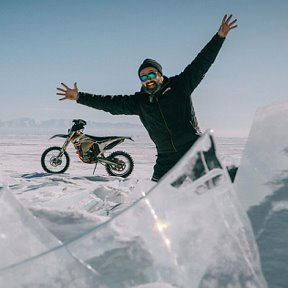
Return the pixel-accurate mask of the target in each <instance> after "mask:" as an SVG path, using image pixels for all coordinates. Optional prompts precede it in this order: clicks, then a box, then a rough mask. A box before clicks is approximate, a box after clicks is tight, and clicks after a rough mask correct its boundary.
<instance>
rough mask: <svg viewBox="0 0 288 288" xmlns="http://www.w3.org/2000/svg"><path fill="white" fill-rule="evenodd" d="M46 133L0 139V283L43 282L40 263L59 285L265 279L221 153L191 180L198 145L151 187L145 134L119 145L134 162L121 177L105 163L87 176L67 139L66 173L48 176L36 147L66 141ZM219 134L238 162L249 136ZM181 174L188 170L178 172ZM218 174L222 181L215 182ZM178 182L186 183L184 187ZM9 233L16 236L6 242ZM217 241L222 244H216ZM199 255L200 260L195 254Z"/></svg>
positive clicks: (151, 156)
mask: <svg viewBox="0 0 288 288" xmlns="http://www.w3.org/2000/svg"><path fill="white" fill-rule="evenodd" d="M126 132H127V133H128V132H129V131H126ZM127 133H126V135H127ZM122 134H123V133H122ZM140 134H141V133H140ZM127 136H130V135H127ZM132 136H133V135H132ZM47 139H48V135H38V136H37V135H33V134H31V135H23V134H22V135H20V136H17V135H5V137H2V139H1V144H0V145H1V158H2V161H1V183H2V184H1V185H2V187H4V188H2V202H1V204H2V214H3V215H2V219H1V221H2V222H1V223H2V225H4V226H5V229H3V231H2V233H1V235H2V238H3V239H2V240H3V241H2V242H1V245H2V246H1V249H2V250H3V251H5V253H2V254H3V256H2V263H1V267H0V268H2V270H0V281H2V283H7V281H8V283H9V285H10V286H9V287H22V286H23V287H25V285H32V284H33V285H35V287H38V286H40V285H43V277H44V276H43V275H45V273H44V272H43V271H46V270H47V269H49V271H50V269H51V272H50V274H49V275H48V277H47V283H46V285H47V287H54V286H55V283H57V282H59V283H61V284H59V285H60V286H55V287H66V286H67V285H69V287H112V288H114V287H115V288H116V287H117V288H118V287H119V288H120V287H132V286H133V287H134V286H135V287H149V288H152V287H153V288H154V287H157V288H158V287H161V288H162V287H163V288H164V287H181V286H183V287H190V285H192V286H193V287H194V286H195V285H196V286H199V287H203V288H204V287H222V285H223V283H227V285H230V286H229V287H238V285H244V286H243V287H250V286H249V285H252V284H253V283H254V284H253V285H254V286H253V287H259V288H260V287H263V285H264V286H265V283H264V280H263V279H262V278H261V277H262V276H261V272H260V271H261V270H260V266H259V262H258V260H257V259H258V256H257V249H256V246H255V242H254V240H253V236H252V232H251V231H252V230H251V229H250V228H249V227H250V224H249V223H248V220H247V219H248V218H247V217H246V216H245V215H244V214H242V212H241V208H240V206H239V203H238V204H237V201H236V200H235V199H234V198H233V197H235V195H234V196H233V192H232V190H231V183H230V180H229V177H228V176H227V172H226V171H225V170H221V169H218V168H217V167H218V166H217V165H218V164H217V163H218V162H217V160H214V159H212V160H211V159H210V160H209V159H208V160H209V161H212V162H211V163H212V166H211V167H212V168H211V167H210V168H211V169H212V171H211V172H209V173H210V174H211V175H209V173H208V174H207V176H205V177H204V178H203V179H204V180H201V181H202V182H201V181H200V180H199V181H200V182H199V184H196V186H195V184H194V180H193V181H192V182H191V180H190V181H189V177H192V176H189V173H191V172H189V171H190V169H191V168H189V167H192V166H191V163H193V161H195V159H194V158H195V155H196V154H197V153H198V152H197V151H196V152H197V153H196V152H193V153H192V154H191V155H192V156H193V155H194V156H193V157H194V158H193V157H192V156H190V158H191V157H192V158H191V159H190V160H189V157H188V159H187V160H185V161H186V162H185V161H184V163H182V164H181V165H180V164H179V165H180V166H179V167H178V170H177V167H176V170H175V171H174V172H173V173H172V174H171V173H170V176H169V175H168V178H167V179H168V180H167V181H168V182H167V181H166V182H165V181H163V182H161V183H160V184H159V185H157V187H156V184H155V183H153V182H151V181H150V177H151V174H152V167H153V163H154V161H155V149H154V146H153V145H152V143H151V142H150V140H149V139H148V138H147V136H145V135H143V134H141V135H138V136H137V135H136V136H134V140H135V142H130V141H126V142H125V143H124V144H122V147H121V150H124V151H127V152H129V153H130V154H131V156H132V157H133V158H134V161H135V171H134V172H133V174H132V175H131V176H130V177H129V178H127V179H122V178H115V177H111V176H107V174H106V172H105V170H104V168H103V167H98V168H97V170H96V173H95V175H92V171H93V168H94V167H93V165H88V164H84V163H82V162H80V161H79V160H78V159H77V157H76V154H75V151H74V150H73V147H70V148H69V150H68V152H69V154H70V156H71V166H70V168H69V169H68V171H67V173H65V174H61V175H55V174H54V175H52V174H48V173H45V172H43V171H42V168H41V165H40V157H41V153H42V152H43V151H44V150H45V149H46V148H47V147H48V146H54V145H61V144H62V142H61V139H54V140H52V141H48V140H47ZM206 141H207V140H206ZM217 141H218V146H219V149H218V150H219V151H218V152H219V155H218V157H219V158H220V159H221V160H222V162H223V163H224V164H225V165H231V164H236V165H238V164H239V162H240V159H241V153H242V150H243V148H244V144H245V139H227V138H226V139H218V140H217ZM209 143H210V142H209ZM203 145H204V146H203ZM209 145H210V144H209ZM209 145H208V146H209ZM198 146H199V147H200V148H199V147H198V148H197V149H198V150H199V149H200V150H199V151H201V150H202V149H207V147H206V146H207V144H205V143H204V144H201V145H200V144H199V145H198ZM118 147H119V148H120V146H118ZM118 147H116V148H118ZM203 147H204V148H203ZM205 147H206V148H205ZM195 149H196V148H195ZM209 149H210V148H209ZM195 153H196V154H195ZM212 154H213V153H212ZM197 155H198V154H197ZM207 155H209V153H208V154H207ZM209 157H210V156H209ZM193 159H194V160H193ZM208 160H207V161H208ZM209 161H208V162H209ZM215 161H216V162H215ZM208 162H207V163H208ZM195 163H196V162H195ZM215 163H216V164H217V165H216V166H215ZM187 165H188V166H187ZM209 165H210V164H209ZM209 165H208V166H209ZM187 167H188V168H189V169H188V168H187ZM219 167H220V166H219ZM210 168H209V169H210ZM187 169H188V170H187ZM215 169H216V170H215ZM217 169H218V170H217ZM186 170H187V171H188V172H187V171H186ZM214 170H215V171H216V172H215V171H214ZM185 171H186V172H185ZM183 173H184V174H183ZM185 173H186V174H187V173H188V174H187V175H188V178H187V176H185V177H184V178H183V176H184V175H186V174H185ZM213 173H214V174H213ZM217 173H218V174H217ZM223 173H224V174H223ZM173 177H174V178H173ZM193 177H194V176H193ZM193 177H192V178H193ZM209 177H210V178H209ZM221 177H224V178H223V179H226V180H224V182H223V180H221V181H220V182H219V181H218V180H219V179H222V178H221ZM225 177H226V178H225ZM186 178H187V179H188V182H187V180H185V179H186ZM192 178H191V179H192ZM173 179H174V180H173ZM200 179H202V178H200ZM205 179H206V180H205ZM209 179H211V180H209ZM213 179H214V180H213ZM217 179H218V180H217ZM203 181H204V182H203ZM211 181H212V182H211ZM227 181H228V182H227ZM226 182H227V184H225V183H226ZM167 183H171V184H168V185H167ZM195 183H198V182H197V181H196V182H195ZM201 183H202V184H201ZM219 183H220V184H219ZM229 183H230V184H229ZM191 185H192V186H191ZM197 185H198V186H197ZM189 186H191V187H189ZM5 187H6V188H5ZM197 187H198V188H197ZM183 189H184V190H183ZM206 190H207V191H209V190H211V191H213V190H214V192H213V193H216V194H215V195H218V196H213V194H209V193H208V194H207V193H204V192H205V191H206ZM176 191H178V192H179V191H182V192H181V194H180V195H182V196H181V197H179V196H177V195H178V193H176V194H175V192H176ZM192 191H195V193H194V194H192V195H191V192H192ZM217 191H218V192H217ZM11 192H12V194H11ZM146 193H148V195H147V196H146V197H144V196H145V195H146ZM149 193H150V194H149ZM12 195H13V197H12ZM199 195H200V196H201V197H200V198H199ZM209 195H210V196H209ZM225 195H226V196H225ZM14 196H16V197H14ZM211 196H212V198H211ZM231 196H232V198H231ZM143 197H144V198H143ZM140 198H141V199H140ZM139 199H140V202H139ZM18 201H19V202H18ZM191 201H192V202H191ZM223 201H224V202H223ZM20 203H21V204H20ZM224 203H226V204H227V205H225V204H224ZM132 204H133V205H132ZM21 205H23V207H24V208H21ZM223 205H224V206H223ZM25 208H27V209H26V210H25ZM23 209H24V210H23ZM215 209H216V210H215ZM5 211H6V213H5ZM208 211H209V212H208ZM122 212H123V213H122ZM31 213H32V214H31ZM29 214H30V217H29ZM31 215H33V217H32V218H31ZM118 215H119V216H118ZM149 215H150V216H149ZM151 215H152V216H153V217H152V219H151V220H152V223H154V224H152V226H155V227H154V228H153V227H152V228H153V229H152V230H151V229H150V228H149V227H151V223H150V222H151V220H149V219H150V218H151ZM161 215H162V216H161ZM114 216H115V217H114ZM160 216H161V217H160ZM160 218H161V219H162V220H161V221H160V220H159V219H160ZM222 218H223V219H222ZM23 219H24V220H23ZM153 219H154V220H153ZM165 219H166V220H165ZM223 220H224V221H223ZM9 222H10V224H8V223H9ZM225 223H226V224H225ZM9 225H10V226H9ZM166 225H168V226H170V228H169V231H170V232H169V233H168V232H166V231H165V229H167V228H165V227H166ZM231 225H232V226H233V228H232V229H231V227H232V226H231ZM98 227H99V228H98ZM229 227H230V228H229ZM155 229H156V230H155ZM157 231H158V233H157ZM244 231H245V232H244ZM7 235H8V236H7ZM159 235H160V236H161V237H160V238H162V240H163V243H164V244H165V245H164V248H165V247H166V248H165V249H164V250H163V244H161V242H160V243H159V238H158V237H159ZM212 235H213V236H212ZM9 237H11V238H12V239H13V241H7V239H9ZM155 237H156V238H155ZM19 239H21V241H19ZM39 239H40V241H39ZM157 239H158V240H157ZM5 240H6V241H5ZM222 241H224V243H225V246H223V247H222V248H221V250H219V249H218V248H217V247H219V244H220V243H222ZM39 242H40V243H39ZM171 243H173V247H172V246H171V245H172V244H171ZM177 243H178V244H177ZM184 243H186V244H185V245H184V246H183V244H184ZM159 245H160V246H159ZM43 246H44V247H43ZM96 247H97V248H96ZM145 247H146V248H145ZM148 251H149V252H148ZM153 251H154V252H153ZM208 251H209V252H208ZM151 253H152V254H151ZM173 255H174V256H173ZM135 257H136V258H135ZM171 257H172V258H171ZM195 257H196V258H197V261H196V262H195V261H193V260H191V259H193V258H195ZM59 259H62V260H61V261H62V262H63V263H62V264H61V263H59ZM61 261H60V262H61ZM79 261H80V262H79ZM223 261H224V262H223ZM222 262H223V263H222ZM51 265H52V266H53V267H52V268H51ZM227 265H228V266H227ZM65 267H66V268H65ZM228 267H229V272H227V269H228ZM70 269H71V271H72V272H71V273H68V274H67V272H68V271H70ZM95 269H96V270H95ZM31 270H33V272H31ZM67 270H68V271H67ZM215 273H216V274H215ZM20 275H25V276H24V277H23V276H20ZM97 275H98V276H97ZM218 278H219V279H218ZM222 278H224V279H225V280H223V279H222ZM57 279H58V280H57ZM79 279H80V280H79ZM221 279H222V280H221ZM159 280H162V281H159ZM44 283H45V281H44ZM68 283H69V284H68ZM145 283H146V285H144V284H145ZM173 283H174V284H173ZM213 283H214V284H213ZM141 284H143V285H141ZM50 285H52V286H50ZM175 285H176V286H175ZM179 285H180V286H179ZM209 285H210V286H209ZM211 285H214V286H211ZM231 285H232V286H231ZM196 286H195V287H196ZM29 287H30V286H29ZM45 287H46V286H45ZM227 287H228V286H227Z"/></svg>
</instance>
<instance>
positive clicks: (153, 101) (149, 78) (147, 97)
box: [57, 15, 237, 181]
mask: <svg viewBox="0 0 288 288" xmlns="http://www.w3.org/2000/svg"><path fill="white" fill-rule="evenodd" d="M231 19H232V15H230V16H229V17H227V15H225V16H224V18H223V20H222V23H221V25H220V28H219V30H218V32H217V33H216V34H215V35H214V36H213V38H212V39H211V40H210V42H209V43H208V44H207V45H206V46H205V47H204V48H203V49H202V51H201V52H200V53H199V54H198V55H197V57H196V58H195V59H194V60H193V61H192V63H191V64H189V65H188V66H187V67H186V68H185V69H184V71H183V72H182V73H180V74H179V75H176V76H173V77H170V78H167V77H166V76H164V75H163V72H162V67H161V65H160V64H159V63H158V62H156V61H155V60H152V59H146V60H144V62H143V63H142V64H141V66H140V67H139V69H138V76H139V78H140V81H141V83H142V87H141V91H140V92H136V93H135V94H134V95H130V96H128V95H125V96H123V95H117V96H109V95H107V96H102V95H93V94H88V93H83V92H78V87H77V84H76V83H74V88H69V87H68V86H67V85H65V84H64V83H61V84H62V85H63V88H57V90H58V91H60V92H58V93H57V95H60V96H64V97H63V98H61V99H59V100H65V99H69V100H76V101H77V103H80V104H83V105H87V106H90V107H93V108H96V109H100V110H104V111H106V112H110V113H111V114H114V115H116V114H124V115H138V116H139V117H140V120H141V122H142V123H143V125H144V127H145V128H146V130H147V131H148V133H149V136H150V137H151V139H152V141H153V142H154V143H155V145H156V149H157V160H156V164H155V166H154V173H153V176H152V180H153V181H158V180H159V179H160V178H161V177H162V176H163V175H164V174H165V173H166V172H168V171H169V170H170V169H171V168H172V167H173V166H174V165H175V164H176V162H178V160H179V159H180V158H181V157H182V156H183V155H184V154H185V153H186V152H187V151H188V150H189V148H190V147H191V146H192V145H193V143H194V142H195V141H196V140H197V139H198V138H199V136H200V135H201V132H200V129H199V127H198V123H197V119H196V116H195V112H194V108H193V105H192V101H191V93H192V92H193V91H194V89H195V88H196V87H197V86H198V84H199V83H200V82H201V80H202V79H203V77H204V75H205V73H206V72H207V71H208V69H209V68H210V66H211V65H212V63H213V62H214V60H215V58H216V56H217V54H218V52H219V50H220V48H221V46H222V44H223V42H224V39H225V38H226V36H227V35H228V33H229V31H230V30H232V29H234V28H236V27H237V25H235V23H236V21H237V20H236V19H235V20H233V21H232V20H231Z"/></svg>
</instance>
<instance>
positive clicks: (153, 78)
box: [139, 67, 163, 93]
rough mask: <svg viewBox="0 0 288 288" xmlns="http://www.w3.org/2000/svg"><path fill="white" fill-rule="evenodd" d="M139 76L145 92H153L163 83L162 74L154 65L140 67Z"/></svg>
mask: <svg viewBox="0 0 288 288" xmlns="http://www.w3.org/2000/svg"><path fill="white" fill-rule="evenodd" d="M139 77H140V80H141V82H142V85H143V87H144V88H145V90H146V91H147V92H151V93H153V92H154V91H156V90H158V87H160V86H161V84H162V83H163V76H162V75H161V74H160V73H159V72H158V70H157V69H156V68H154V67H146V68H144V69H142V70H141V71H140V74H139ZM141 78H144V79H141ZM145 78H146V79H145Z"/></svg>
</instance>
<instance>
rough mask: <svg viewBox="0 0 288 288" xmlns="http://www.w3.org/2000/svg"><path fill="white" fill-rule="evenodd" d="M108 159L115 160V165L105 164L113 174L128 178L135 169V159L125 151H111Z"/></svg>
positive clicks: (110, 173)
mask: <svg viewBox="0 0 288 288" xmlns="http://www.w3.org/2000/svg"><path fill="white" fill-rule="evenodd" d="M107 159H108V160H110V161H113V162H115V165H110V164H106V165H105V168H106V171H107V173H108V174H109V175H111V176H118V177H123V178H126V177H128V176H129V175H130V174H131V173H132V171H133V169H134V161H133V159H132V157H131V156H130V155H129V154H128V153H126V152H124V151H115V152H113V153H111V154H110V155H109V156H108V157H107Z"/></svg>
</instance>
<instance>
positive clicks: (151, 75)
mask: <svg viewBox="0 0 288 288" xmlns="http://www.w3.org/2000/svg"><path fill="white" fill-rule="evenodd" d="M139 78H140V80H141V81H142V82H145V81H147V80H148V79H156V78H157V72H154V71H152V72H149V73H148V74H147V75H141V76H139Z"/></svg>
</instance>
